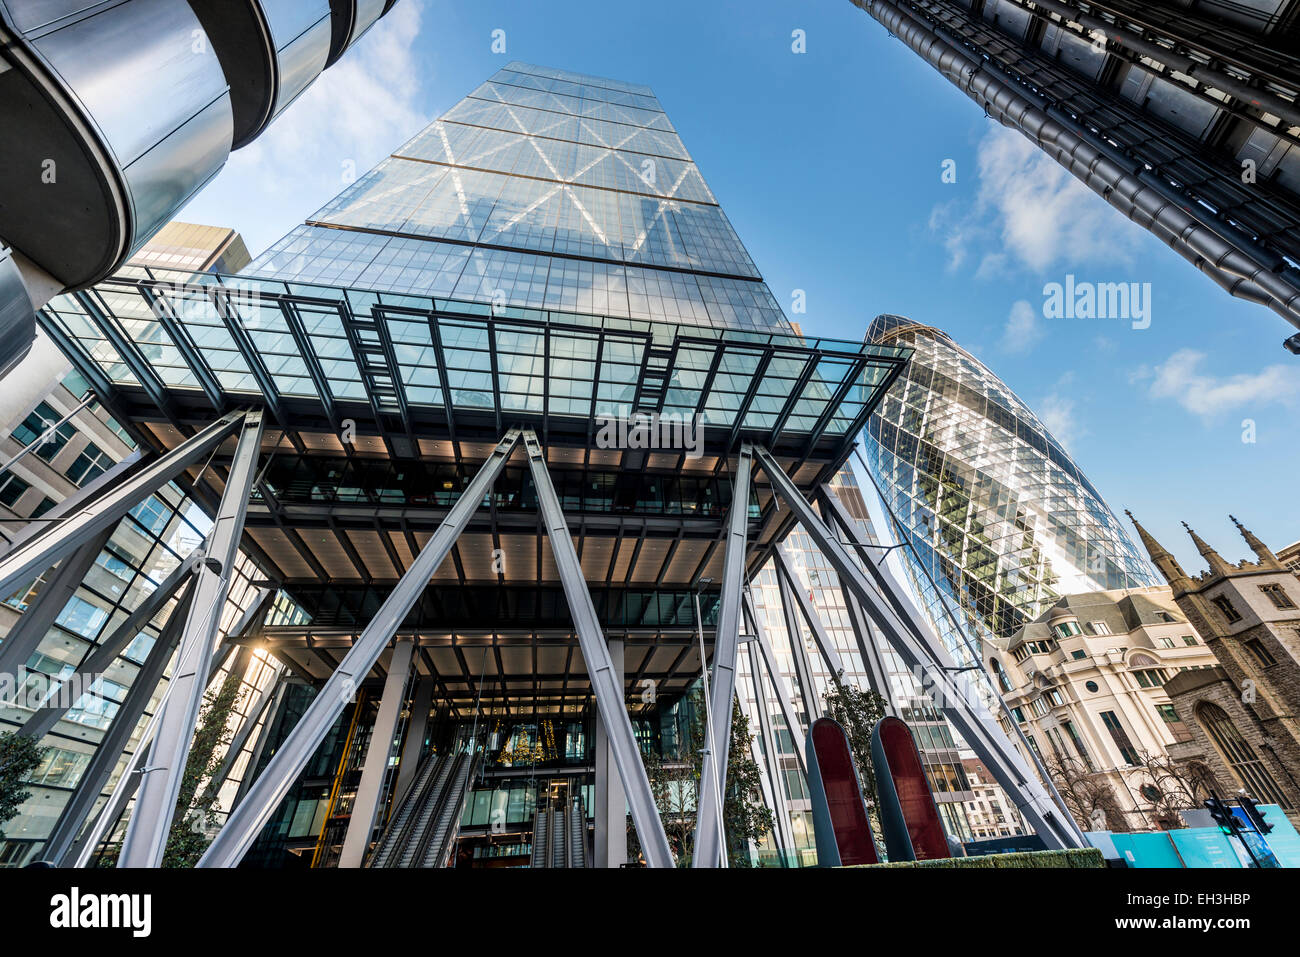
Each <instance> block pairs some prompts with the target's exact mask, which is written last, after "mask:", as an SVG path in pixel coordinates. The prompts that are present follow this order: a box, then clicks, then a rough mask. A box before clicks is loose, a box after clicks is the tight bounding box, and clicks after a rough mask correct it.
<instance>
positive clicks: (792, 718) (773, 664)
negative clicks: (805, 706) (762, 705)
mask: <svg viewBox="0 0 1300 957" xmlns="http://www.w3.org/2000/svg"><path fill="white" fill-rule="evenodd" d="M745 619H746V620H747V621H748V622H749V626H750V627H751V628H753V629H754V640H755V641H757V642H758V650H759V651H760V652H762V655H763V664H764V665H765V666H766V667H767V676H768V679H769V680H770V681H771V682H772V687H773V688H775V689H776V703H777V706H778V707H780V709H781V717H782V718H784V719H785V727H786V730H787V731H788V732H789V733H790V740H791V742H792V743H793V745H794V756H795V760H796V761H798V763H799V771H800V773H802V774H807V773H808V766H807V764H806V763H805V761H804V753H803V749H804V740H805V739H806V738H807V732H806V730H805V729H804V728H803V727H802V726H801V725H800V724H799V718H798V716H797V715H796V714H795V710H794V695H793V693H792V692H791V691H790V686H789V685H788V684H786V683H785V675H783V674H782V673H781V667H780V662H779V661H777V658H776V655H775V654H774V653H773V652H772V644H771V642H770V641H768V639H767V629H766V628H764V627H763V621H762V619H761V618H760V617H759V616H758V611H757V609H755V608H754V603H753V602H752V601H751V600H750V597H749V595H746V596H745Z"/></svg>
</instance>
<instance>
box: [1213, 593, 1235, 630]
mask: <svg viewBox="0 0 1300 957" xmlns="http://www.w3.org/2000/svg"><path fill="white" fill-rule="evenodd" d="M1210 600H1211V602H1213V604H1214V606H1215V607H1216V608H1218V609H1219V611H1221V612H1223V617H1224V618H1226V619H1228V624H1230V625H1233V624H1236V623H1237V622H1239V621H1241V613H1240V612H1239V611H1237V609H1236V608H1235V607H1234V606H1233V604H1232V602H1230V601H1229V600H1228V599H1227V598H1225V597H1224V596H1222V595H1220V596H1219V597H1218V598H1212V599H1210Z"/></svg>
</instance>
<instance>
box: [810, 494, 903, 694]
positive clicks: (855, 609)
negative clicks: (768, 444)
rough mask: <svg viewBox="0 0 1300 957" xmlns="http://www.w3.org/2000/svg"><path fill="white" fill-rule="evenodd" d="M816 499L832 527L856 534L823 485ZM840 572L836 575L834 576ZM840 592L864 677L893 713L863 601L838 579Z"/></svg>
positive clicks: (885, 671) (881, 660) (852, 537)
mask: <svg viewBox="0 0 1300 957" xmlns="http://www.w3.org/2000/svg"><path fill="white" fill-rule="evenodd" d="M817 502H818V504H819V505H820V506H821V513H822V518H823V519H824V520H825V521H826V523H827V524H828V525H829V526H830V527H831V529H832V530H834V528H835V525H836V523H838V524H839V525H840V526H841V527H842V528H843V530H844V533H845V534H846V535H848V537H849V539H850V541H853V540H856V539H857V537H858V529H857V526H856V525H854V524H853V520H852V519H851V518H850V517H849V514H848V512H847V511H845V509H844V505H843V503H842V502H840V500H839V499H838V498H836V497H835V495H834V494H833V493H832V492H831V491H830V490H829V489H826V488H823V489H822V490H821V492H820V493H819V495H818V497H817ZM857 551H858V555H859V558H860V559H861V560H862V561H866V557H865V556H866V550H865V549H863V548H858V550H857ZM838 577H839V576H838V575H837V576H836V578H838ZM839 590H840V595H841V596H842V597H843V599H844V608H845V611H846V612H847V613H848V616H849V624H850V625H851V626H852V628H853V637H854V639H855V640H856V642H857V646H858V657H860V658H861V659H862V666H863V668H865V669H866V671H867V680H868V681H869V682H870V683H871V688H872V690H873V691H875V692H876V693H877V694H878V695H880V696H881V697H882V698H883V699H884V700H885V713H886V714H895V712H896V710H897V709H896V708H895V706H894V696H893V694H892V688H891V685H890V681H889V669H888V668H887V667H886V666H885V658H884V655H883V653H882V652H881V650H880V648H879V647H878V646H877V644H876V641H875V637H874V636H873V635H872V633H871V625H870V623H869V622H868V620H867V615H866V613H865V612H864V611H863V610H862V605H861V604H860V603H859V602H858V600H857V598H855V597H854V596H853V592H852V590H851V589H848V588H845V587H844V583H843V582H840V583H839Z"/></svg>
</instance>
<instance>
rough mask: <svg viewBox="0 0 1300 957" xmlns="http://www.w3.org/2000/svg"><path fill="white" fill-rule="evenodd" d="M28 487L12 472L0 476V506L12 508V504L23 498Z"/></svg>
mask: <svg viewBox="0 0 1300 957" xmlns="http://www.w3.org/2000/svg"><path fill="white" fill-rule="evenodd" d="M29 488H31V486H30V485H28V484H27V483H26V482H24V481H23V480H22V479H20V478H19V477H18V476H17V475H14V474H13V473H12V472H8V473H6V474H5V475H0V505H5V506H8V507H9V508H13V506H14V504H15V503H16V502H17V501H18V500H19V499H20V498H22V496H23V492H26V491H27V490H28V489H29Z"/></svg>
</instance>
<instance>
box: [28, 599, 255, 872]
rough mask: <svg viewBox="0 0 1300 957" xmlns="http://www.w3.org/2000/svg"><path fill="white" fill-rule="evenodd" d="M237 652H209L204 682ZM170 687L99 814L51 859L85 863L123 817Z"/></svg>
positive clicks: (62, 863)
mask: <svg viewBox="0 0 1300 957" xmlns="http://www.w3.org/2000/svg"><path fill="white" fill-rule="evenodd" d="M184 620H185V612H184V611H183V610H181V609H180V608H178V609H177V616H176V621H177V623H178V626H179V623H180V622H181V621H184ZM237 654H238V649H236V648H226V647H225V646H224V645H223V646H222V647H221V648H220V649H218V651H217V653H216V654H214V655H213V656H212V661H211V663H210V664H209V666H208V680H207V684H209V685H210V684H212V681H213V679H214V678H216V676H217V675H218V674H219V673H220V672H221V669H222V668H225V667H228V666H229V665H231V664H232V663H233V662H234V660H235V656H236V655H237ZM171 690H172V689H171V685H170V684H168V686H167V690H166V691H164V692H163V696H162V699H161V700H160V701H159V702H158V707H157V708H156V709H155V710H154V713H153V716H152V717H151V718H150V719H149V723H148V724H146V725H145V728H144V734H142V735H140V741H139V743H138V744H136V746H135V750H134V751H132V752H131V758H130V760H129V761H128V762H127V765H126V767H125V768H124V769H123V771H122V776H121V777H120V778H118V779H117V785H116V786H115V787H114V788H113V792H112V793H111V794H110V795H109V796H108V801H107V802H106V803H105V804H104V806H103V807H102V808H101V809H100V811H99V814H98V815H96V816H95V823H94V824H92V825H91V826H90V827H89V828H87V829H86V832H85V833H84V834H82V835H81V837H80V838H78V839H77V840H76V841H75V842H74V843H73V844H72V845H71V847H69V848H68V850H67V851H66V852H65V854H64V858H65V860H63V861H55V862H54V863H56V864H59V865H60V866H69V867H85V866H87V865H88V864H89V863H90V859H91V857H93V856H94V854H95V849H96V848H97V847H99V844H100V842H101V841H102V840H103V839H104V837H105V836H106V835H107V834H108V832H109V830H110V829H111V828H112V827H113V825H114V824H116V823H117V822H118V820H119V819H120V818H121V817H122V812H124V811H125V810H126V806H127V804H129V803H130V801H131V798H133V797H135V792H136V788H138V787H139V785H140V769H141V768H142V767H145V766H146V765H145V762H146V761H147V760H148V759H149V751H150V749H151V746H152V745H153V738H154V733H155V732H156V731H157V730H158V716H159V715H160V714H161V713H162V709H163V706H164V705H165V704H166V703H167V699H168V697H169V696H170V695H171Z"/></svg>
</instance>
